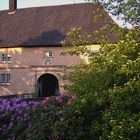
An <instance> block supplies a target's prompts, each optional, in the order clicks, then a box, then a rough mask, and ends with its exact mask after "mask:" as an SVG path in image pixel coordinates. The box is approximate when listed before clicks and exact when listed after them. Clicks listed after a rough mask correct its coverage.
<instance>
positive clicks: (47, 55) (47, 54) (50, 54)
mask: <svg viewBox="0 0 140 140" xmlns="http://www.w3.org/2000/svg"><path fill="white" fill-rule="evenodd" d="M44 57H45V58H46V57H47V58H52V57H53V52H51V51H49V52H45V53H44Z"/></svg>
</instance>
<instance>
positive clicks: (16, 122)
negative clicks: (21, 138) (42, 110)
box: [0, 98, 39, 140]
mask: <svg viewBox="0 0 140 140" xmlns="http://www.w3.org/2000/svg"><path fill="white" fill-rule="evenodd" d="M37 105H39V102H35V101H28V102H27V101H24V100H23V99H21V98H13V99H11V100H7V99H0V134H1V135H0V139H4V140H5V139H9V140H10V139H11V140H12V139H15V138H16V135H18V133H17V132H15V128H16V127H18V131H19V130H20V129H19V128H23V127H28V125H30V110H31V109H32V108H33V107H36V106H37Z"/></svg>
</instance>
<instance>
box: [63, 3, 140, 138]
mask: <svg viewBox="0 0 140 140" xmlns="http://www.w3.org/2000/svg"><path fill="white" fill-rule="evenodd" d="M119 2H120V6H119V7H118V8H117V7H116V8H117V10H118V14H119V13H121V12H122V11H123V8H122V6H121V1H118V3H119ZM131 2H132V1H131ZM135 2H137V1H134V3H135ZM134 3H130V1H128V2H127V5H128V6H130V8H132V9H133V7H135V6H134V5H133V4H134ZM137 3H138V2H137ZM111 4H112V3H111ZM130 4H131V5H130ZM138 4H139V3H138ZM108 6H109V5H108ZM110 6H111V5H110ZM124 6H126V5H124ZM119 8H120V9H122V10H120V11H119ZM130 13H131V10H130ZM129 16H130V18H128V17H127V18H126V19H127V21H129V22H131V23H135V25H136V23H137V25H138V20H139V17H138V15H137V14H135V13H133V14H132V15H131V14H129ZM134 17H135V18H134ZM106 29H108V30H110V29H112V32H114V33H115V35H116V37H117V43H116V44H110V42H109V41H108V40H106V37H105V36H104V35H103V39H102V40H101V44H100V45H101V47H100V50H99V52H92V51H90V50H89V48H88V47H87V45H86V44H87V42H86V40H87V38H88V37H85V36H84V35H82V34H81V30H80V29H73V30H72V31H71V32H70V33H69V34H68V37H69V38H70V40H71V42H72V46H73V50H72V51H70V52H68V53H69V54H72V55H73V54H76V55H77V54H83V55H86V56H88V58H89V64H85V63H83V64H80V65H76V66H75V67H73V69H72V70H71V71H70V72H69V73H68V74H67V75H66V77H65V78H66V79H67V80H69V85H67V86H66V90H68V91H69V92H72V93H77V94H79V99H78V100H77V101H76V102H75V103H74V107H75V108H76V109H77V111H78V112H80V113H81V114H82V115H83V116H84V118H85V125H84V126H85V127H84V130H85V135H86V137H87V139H91V140H93V139H95V140H96V139H97V140H98V139H101V140H109V139H110V140H118V139H122V140H124V139H126V140H137V139H138V138H139V137H140V133H139V132H140V103H139V99H140V86H139V85H140V38H139V37H140V32H139V30H140V27H139V26H136V27H133V28H132V29H131V30H128V29H118V27H117V26H114V25H113V26H112V25H111V26H110V27H109V26H107V27H105V28H104V29H102V32H104V31H106ZM102 32H101V33H102ZM99 34H100V32H99V33H98V35H99ZM81 40H82V42H81ZM78 43H79V44H80V45H81V44H82V46H80V47H79V45H78ZM65 45H66V43H65Z"/></svg>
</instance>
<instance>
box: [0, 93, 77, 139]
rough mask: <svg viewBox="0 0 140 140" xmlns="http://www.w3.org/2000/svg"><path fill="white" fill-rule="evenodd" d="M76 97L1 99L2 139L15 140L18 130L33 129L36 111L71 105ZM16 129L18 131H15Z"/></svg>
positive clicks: (60, 95) (61, 95)
mask: <svg viewBox="0 0 140 140" xmlns="http://www.w3.org/2000/svg"><path fill="white" fill-rule="evenodd" d="M75 98H76V96H73V95H68V94H64V93H61V94H59V95H58V96H56V97H46V98H45V99H43V100H42V101H40V100H38V101H28V100H24V99H22V98H13V99H0V134H1V136H0V139H5V140H13V139H15V137H16V132H15V131H16V129H17V128H18V131H20V130H19V128H22V129H23V127H29V128H30V127H32V123H31V120H32V117H33V116H32V115H33V113H32V112H34V110H35V109H37V108H38V109H39V110H41V108H43V109H45V113H47V111H48V110H47V108H48V107H50V106H54V107H56V108H57V107H58V106H60V107H61V106H65V105H70V103H71V101H72V100H73V99H75ZM15 128H16V129H15Z"/></svg>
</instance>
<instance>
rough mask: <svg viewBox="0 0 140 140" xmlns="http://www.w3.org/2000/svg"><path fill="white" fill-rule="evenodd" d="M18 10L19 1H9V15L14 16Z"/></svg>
mask: <svg viewBox="0 0 140 140" xmlns="http://www.w3.org/2000/svg"><path fill="white" fill-rule="evenodd" d="M16 10H17V0H9V14H14V13H15V12H16Z"/></svg>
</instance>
